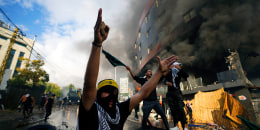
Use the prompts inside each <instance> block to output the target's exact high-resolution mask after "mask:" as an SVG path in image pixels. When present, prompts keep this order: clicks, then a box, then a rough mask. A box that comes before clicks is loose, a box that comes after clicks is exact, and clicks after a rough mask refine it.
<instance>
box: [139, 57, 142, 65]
mask: <svg viewBox="0 0 260 130" xmlns="http://www.w3.org/2000/svg"><path fill="white" fill-rule="evenodd" d="M141 64H142V57H141V58H140V59H139V65H141Z"/></svg>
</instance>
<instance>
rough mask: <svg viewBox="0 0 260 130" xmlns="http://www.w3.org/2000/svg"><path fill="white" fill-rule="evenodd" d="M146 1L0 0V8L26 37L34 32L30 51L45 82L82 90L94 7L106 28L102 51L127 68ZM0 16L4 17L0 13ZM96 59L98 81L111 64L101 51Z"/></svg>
mask: <svg viewBox="0 0 260 130" xmlns="http://www.w3.org/2000/svg"><path fill="white" fill-rule="evenodd" d="M147 1H148V0H142V1H140V0H109V1H108V0H13V1H10V0H0V7H1V9H2V10H3V11H4V12H5V13H6V14H7V15H8V17H9V18H10V19H11V20H12V21H13V23H14V24H16V25H17V26H18V27H19V28H20V29H21V30H22V31H23V32H24V33H25V34H26V36H27V37H29V38H31V39H33V38H34V36H35V35H37V38H36V43H35V46H34V50H36V51H37V53H40V55H41V56H42V58H43V59H44V61H45V66H44V69H45V70H46V71H47V73H49V75H50V82H52V83H57V84H58V85H59V86H61V87H63V86H67V85H69V84H71V83H72V84H74V85H75V86H76V87H79V88H82V85H83V78H84V73H85V68H86V64H87V60H88V57H89V51H90V47H91V42H92V41H93V27H94V25H95V22H96V18H97V14H98V9H99V8H102V9H103V21H104V22H105V23H106V24H107V25H109V26H110V28H111V29H110V34H109V36H108V39H107V41H105V43H104V49H106V50H107V51H108V52H110V53H111V54H112V55H114V56H116V57H118V58H119V59H120V60H122V61H123V62H124V63H125V64H127V65H130V66H131V60H130V59H129V52H128V51H127V50H129V49H132V48H131V47H133V43H134V41H135V36H136V30H137V26H138V22H139V19H140V17H141V14H142V12H143V9H144V8H145V6H146V4H147ZM0 18H1V19H3V20H4V21H6V18H5V17H4V16H3V15H2V14H0ZM35 55H36V54H35V53H34V55H32V58H35ZM101 60H102V61H101V69H100V75H99V79H98V80H101V79H103V78H114V76H115V75H114V72H115V70H114V68H113V67H112V65H110V64H109V63H108V62H107V61H106V59H105V58H104V56H103V55H102V57H101ZM117 71H123V72H124V71H125V68H122V67H118V68H117ZM101 73H102V74H101ZM120 74H121V73H120ZM120 74H117V75H120ZM124 76H127V74H126V75H123V76H122V77H124Z"/></svg>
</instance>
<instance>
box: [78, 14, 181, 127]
mask: <svg viewBox="0 0 260 130" xmlns="http://www.w3.org/2000/svg"><path fill="white" fill-rule="evenodd" d="M101 24H102V25H101ZM104 24H105V23H104V22H103V21H102V9H100V10H99V13H98V18H97V22H96V25H95V27H94V41H93V42H92V48H91V51H90V56H89V60H88V64H87V67H86V72H85V78H84V84H83V93H82V96H81V101H80V105H79V114H78V122H77V130H110V129H111V130H122V129H123V127H124V123H125V121H126V119H127V117H128V116H129V115H130V113H131V111H132V109H133V108H135V106H137V105H138V104H139V103H140V102H141V101H142V100H143V99H145V98H147V97H148V96H149V95H150V94H151V92H152V91H153V90H154V89H155V87H156V85H157V83H158V82H159V80H160V78H161V76H162V75H163V73H167V71H169V69H170V68H171V67H172V66H173V65H172V64H173V63H174V62H175V61H176V60H177V57H176V56H174V55H172V56H170V57H168V58H166V59H164V60H161V58H160V57H157V59H158V63H159V64H158V68H157V70H156V72H155V73H154V74H153V76H152V77H151V79H150V80H149V81H147V82H146V83H145V84H144V85H143V87H142V89H141V90H140V91H139V92H138V93H136V94H135V95H133V96H132V97H131V98H130V99H128V100H126V101H124V102H120V103H119V102H118V100H117V98H118V85H117V83H116V82H115V81H114V80H112V79H105V80H102V81H100V82H99V83H98V85H97V86H96V82H97V77H98V72H99V66H100V53H101V47H102V44H103V41H105V40H106V38H107V36H108V32H109V27H108V26H107V25H104Z"/></svg>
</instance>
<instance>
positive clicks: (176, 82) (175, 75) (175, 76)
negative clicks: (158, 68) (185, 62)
mask: <svg viewBox="0 0 260 130" xmlns="http://www.w3.org/2000/svg"><path fill="white" fill-rule="evenodd" d="M188 76H189V75H188V74H187V73H186V72H185V71H184V70H183V69H182V64H181V63H179V62H175V63H173V67H172V68H171V69H170V71H169V73H168V74H167V75H166V76H165V84H166V85H167V86H168V92H167V93H166V100H167V102H168V105H169V107H170V110H171V115H172V117H173V120H174V122H173V126H174V128H173V129H179V128H178V127H177V125H178V122H179V121H180V122H181V125H182V128H183V129H184V130H185V129H187V128H186V127H187V119H186V114H185V111H184V106H185V104H184V102H183V97H182V92H181V90H180V82H181V80H187V78H188Z"/></svg>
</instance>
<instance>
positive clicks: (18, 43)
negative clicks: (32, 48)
mask: <svg viewBox="0 0 260 130" xmlns="http://www.w3.org/2000/svg"><path fill="white" fill-rule="evenodd" d="M15 44H17V45H20V46H23V47H27V46H26V45H25V44H23V43H20V42H15Z"/></svg>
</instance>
